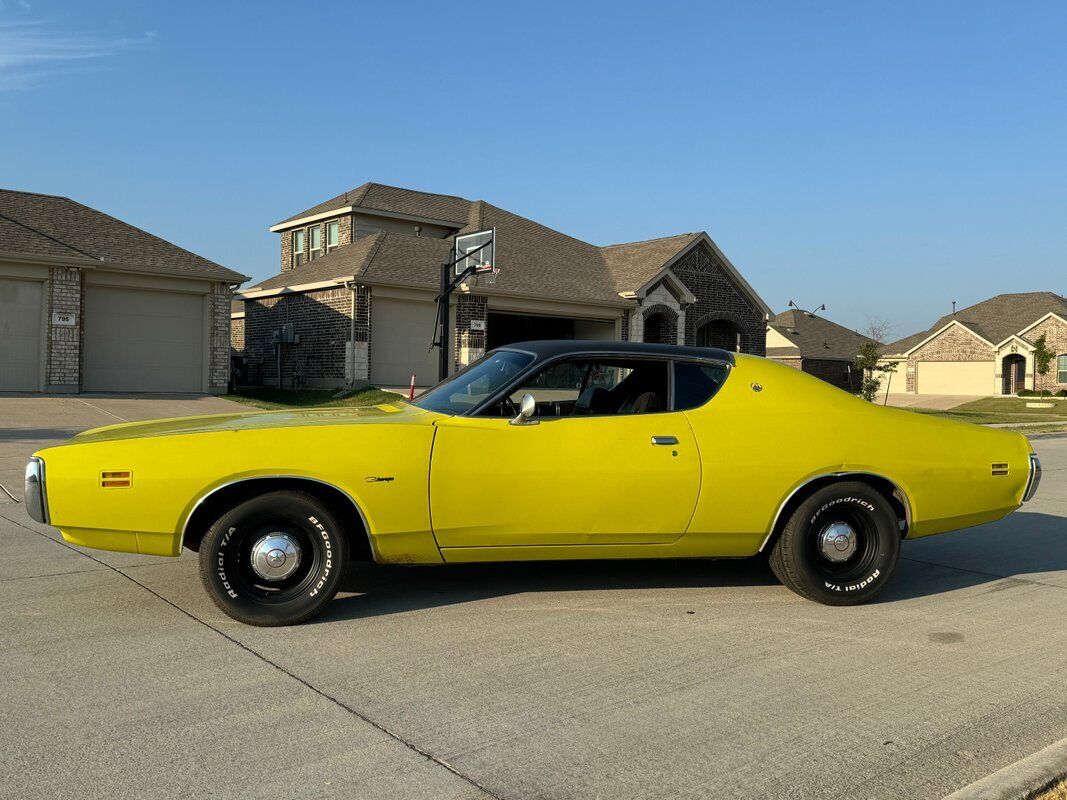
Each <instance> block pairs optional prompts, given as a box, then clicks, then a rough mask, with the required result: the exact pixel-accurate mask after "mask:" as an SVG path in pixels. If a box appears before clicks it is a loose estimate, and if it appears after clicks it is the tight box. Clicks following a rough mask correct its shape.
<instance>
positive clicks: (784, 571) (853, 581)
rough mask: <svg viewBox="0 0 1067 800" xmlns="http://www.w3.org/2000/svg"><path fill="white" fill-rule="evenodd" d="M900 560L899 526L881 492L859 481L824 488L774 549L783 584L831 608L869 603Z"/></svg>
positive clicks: (775, 566)
mask: <svg viewBox="0 0 1067 800" xmlns="http://www.w3.org/2000/svg"><path fill="white" fill-rule="evenodd" d="M899 559H900V527H899V524H898V522H897V516H896V514H895V513H894V511H893V508H892V506H891V505H890V504H889V501H888V500H887V499H886V498H885V497H884V496H883V495H882V494H881V492H879V491H877V490H876V489H874V488H872V487H871V486H868V485H867V484H865V483H860V482H858V481H847V482H842V483H834V484H831V485H830V486H826V487H823V488H822V489H819V490H818V491H817V492H815V493H814V494H813V495H812V496H811V497H809V498H808V499H807V500H805V501H804V502H803V503H801V504H800V506H799V507H798V508H797V509H796V511H794V512H793V515H792V516H791V517H790V518H789V521H788V522H787V523H786V525H785V527H784V528H783V529H782V535H781V536H780V537H779V538H778V541H777V542H775V544H774V548H773V549H772V550H771V557H770V564H771V569H772V570H773V571H774V574H775V575H776V576H777V577H778V580H780V581H781V582H782V583H784V584H785V585H786V586H788V587H789V588H790V589H792V590H793V591H794V592H796V593H797V594H799V595H800V596H801V597H806V598H807V599H809V600H814V601H815V602H817V603H825V604H826V605H832V606H852V605H858V604H860V603H865V602H867V601H868V600H870V599H871V598H872V597H874V596H875V595H876V594H878V592H880V591H881V590H882V588H883V587H884V586H885V584H886V582H887V581H888V580H889V578H890V577H891V576H892V574H893V571H894V570H895V569H896V566H897V561H898V560H899Z"/></svg>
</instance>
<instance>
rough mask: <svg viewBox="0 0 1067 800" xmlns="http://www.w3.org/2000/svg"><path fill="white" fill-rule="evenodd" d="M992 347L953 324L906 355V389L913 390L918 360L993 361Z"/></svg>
mask: <svg viewBox="0 0 1067 800" xmlns="http://www.w3.org/2000/svg"><path fill="white" fill-rule="evenodd" d="M993 360H995V356H994V354H993V350H992V348H990V346H989V345H988V344H986V343H985V342H983V341H982V340H981V339H979V338H978V337H977V336H975V335H974V334H973V333H971V332H970V331H968V330H966V329H965V328H962V327H960V326H959V325H953V326H952V327H951V328H948V329H947V330H945V332H944V333H942V334H941V335H940V336H937V337H936V338H934V339H931V340H930V341H929V342H927V343H926V344H925V345H923V346H922V347H921V348H919V349H918V350H916V351H915V352H914V353H912V354H911V355H910V356H909V357H908V365H907V369H906V374H907V376H908V391H909V392H914V391H915V379H916V374H917V370H916V363H917V362H919V361H993Z"/></svg>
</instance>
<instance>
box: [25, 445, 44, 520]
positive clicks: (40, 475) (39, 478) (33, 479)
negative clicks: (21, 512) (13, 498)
mask: <svg viewBox="0 0 1067 800" xmlns="http://www.w3.org/2000/svg"><path fill="white" fill-rule="evenodd" d="M25 502H26V513H27V514H29V515H30V517H31V518H32V519H35V520H37V521H38V522H43V523H44V524H45V525H47V524H49V520H48V495H47V494H46V493H45V488H44V461H43V460H41V459H40V458H38V457H37V456H30V463H29V464H27V465H26V500H25Z"/></svg>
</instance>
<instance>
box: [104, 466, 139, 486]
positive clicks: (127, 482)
mask: <svg viewBox="0 0 1067 800" xmlns="http://www.w3.org/2000/svg"><path fill="white" fill-rule="evenodd" d="M131 486H133V472H132V471H130V470H128V469H116V470H108V471H106V472H101V473H100V488H102V489H129V488H130V487H131Z"/></svg>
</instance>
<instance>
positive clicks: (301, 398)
mask: <svg viewBox="0 0 1067 800" xmlns="http://www.w3.org/2000/svg"><path fill="white" fill-rule="evenodd" d="M335 394H337V390H335V389H298V390H286V389H240V390H239V391H238V392H237V393H236V394H228V395H226V399H227V400H233V401H234V402H235V403H244V404H245V405H247V406H255V407H256V408H267V409H278V408H340V407H343V406H373V405H377V404H378V403H395V402H396V401H397V400H402V399H403V398H402V397H401V396H400V395H398V394H397V393H396V392H386V391H383V390H381V389H375V388H374V387H370V388H367V389H364V390H363V391H360V392H356V393H355V394H353V395H350V396H348V397H342V398H339V399H338V398H335V397H334V395H335Z"/></svg>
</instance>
